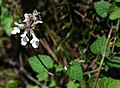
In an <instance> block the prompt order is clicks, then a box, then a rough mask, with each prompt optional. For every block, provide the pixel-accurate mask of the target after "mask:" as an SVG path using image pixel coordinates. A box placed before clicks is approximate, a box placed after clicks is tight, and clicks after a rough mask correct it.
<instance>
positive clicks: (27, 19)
mask: <svg viewBox="0 0 120 88" xmlns="http://www.w3.org/2000/svg"><path fill="white" fill-rule="evenodd" d="M24 17H25V19H24V20H23V22H28V21H29V14H27V13H25V14H24Z"/></svg>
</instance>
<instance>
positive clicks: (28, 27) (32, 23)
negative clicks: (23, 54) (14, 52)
mask: <svg viewBox="0 0 120 88" xmlns="http://www.w3.org/2000/svg"><path fill="white" fill-rule="evenodd" d="M24 17H25V19H24V20H23V24H19V23H17V22H15V23H14V24H15V27H14V30H12V31H11V33H12V34H17V33H20V30H21V29H24V33H23V34H21V35H20V36H21V45H23V46H25V45H27V43H28V41H29V38H28V36H27V34H28V32H30V36H32V40H30V43H31V44H32V46H33V47H34V48H38V46H39V39H38V38H37V37H36V35H35V33H34V31H33V30H34V29H35V27H36V25H37V24H39V23H43V21H42V20H41V17H40V12H37V10H34V11H33V13H32V14H31V13H29V14H28V13H25V14H24Z"/></svg>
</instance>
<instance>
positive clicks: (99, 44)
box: [90, 36, 110, 56]
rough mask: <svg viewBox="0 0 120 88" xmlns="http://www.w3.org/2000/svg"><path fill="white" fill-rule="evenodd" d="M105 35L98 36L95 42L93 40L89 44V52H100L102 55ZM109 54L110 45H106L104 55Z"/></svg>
mask: <svg viewBox="0 0 120 88" xmlns="http://www.w3.org/2000/svg"><path fill="white" fill-rule="evenodd" d="M106 40H107V39H106V37H105V36H103V37H100V38H98V39H97V40H96V41H95V42H93V44H92V45H91V47H90V49H91V52H92V53H94V54H100V55H103V53H104V49H105V45H106ZM109 55H110V47H109V46H108V48H107V52H106V56H109Z"/></svg>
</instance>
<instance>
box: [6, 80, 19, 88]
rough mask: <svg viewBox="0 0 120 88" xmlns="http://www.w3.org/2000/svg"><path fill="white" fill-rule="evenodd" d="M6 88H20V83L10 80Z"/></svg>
mask: <svg viewBox="0 0 120 88" xmlns="http://www.w3.org/2000/svg"><path fill="white" fill-rule="evenodd" d="M5 88H18V81H17V80H10V81H8V82H7V83H6V87H5Z"/></svg>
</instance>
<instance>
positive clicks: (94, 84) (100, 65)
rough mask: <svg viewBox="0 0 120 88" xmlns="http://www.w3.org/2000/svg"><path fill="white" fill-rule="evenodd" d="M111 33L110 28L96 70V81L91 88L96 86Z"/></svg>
mask: <svg viewBox="0 0 120 88" xmlns="http://www.w3.org/2000/svg"><path fill="white" fill-rule="evenodd" d="M112 31H113V27H111V29H110V31H109V35H108V38H107V41H106V44H105V48H104V53H103V55H102V59H101V62H100V66H99V68H98V73H97V75H96V80H95V83H94V86H93V88H96V85H97V82H98V78H99V74H100V72H101V68H102V65H103V62H104V59H105V55H106V52H107V47H108V44H109V40H110V37H111V34H112Z"/></svg>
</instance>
